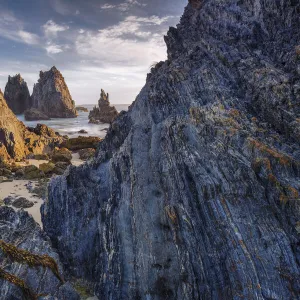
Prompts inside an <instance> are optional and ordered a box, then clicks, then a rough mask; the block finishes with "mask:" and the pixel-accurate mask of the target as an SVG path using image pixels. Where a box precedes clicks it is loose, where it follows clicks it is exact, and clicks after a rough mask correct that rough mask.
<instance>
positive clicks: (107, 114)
mask: <svg viewBox="0 0 300 300" xmlns="http://www.w3.org/2000/svg"><path fill="white" fill-rule="evenodd" d="M117 115H118V111H117V110H116V108H115V107H114V106H110V103H109V95H108V94H106V93H105V92H104V90H102V89H101V94H100V99H99V101H98V107H96V106H95V107H94V108H93V110H91V111H90V114H89V120H90V123H94V124H99V123H111V122H112V121H113V120H114V119H115V118H116V117H117Z"/></svg>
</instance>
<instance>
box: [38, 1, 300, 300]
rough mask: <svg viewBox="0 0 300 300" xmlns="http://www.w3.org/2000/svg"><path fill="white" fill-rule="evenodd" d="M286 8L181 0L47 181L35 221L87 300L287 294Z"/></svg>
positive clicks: (298, 7)
mask: <svg viewBox="0 0 300 300" xmlns="http://www.w3.org/2000/svg"><path fill="white" fill-rule="evenodd" d="M299 13H300V4H299V2H298V1H273V0H256V1H254V0H253V1H252V0H251V1H250V0H249V1H229V0H225V1H224V0H206V1H199V0H198V1H197V0H193V1H192V0H191V1H190V3H189V5H188V6H187V8H186V10H185V12H184V15H183V17H182V18H181V22H180V24H179V25H178V26H177V28H170V30H169V32H168V35H167V36H166V37H165V40H166V43H167V47H168V60H167V61H165V62H161V63H159V64H157V65H156V67H155V68H153V69H152V71H151V74H149V75H148V77H147V82H146V85H145V87H144V88H143V89H142V91H141V92H140V94H139V96H138V97H137V99H136V101H135V103H134V104H133V105H132V106H131V107H130V108H129V111H128V112H127V113H122V114H121V115H120V116H119V117H118V118H117V119H116V120H115V121H114V122H113V123H112V125H111V127H110V129H109V131H108V133H107V136H106V138H105V140H104V141H103V142H102V143H101V144H100V145H99V148H98V150H97V153H96V158H95V159H94V160H93V161H90V162H88V163H87V164H85V165H82V166H80V167H78V168H75V167H70V168H69V170H68V172H67V173H65V174H64V175H63V176H61V177H59V178H54V179H52V181H51V183H50V186H49V190H48V194H49V197H48V201H47V202H46V203H45V205H44V207H43V223H44V228H45V230H46V232H47V233H48V235H49V236H50V238H51V240H52V242H53V244H54V245H55V247H56V248H57V249H58V251H59V253H60V257H61V259H62V261H63V264H64V265H65V266H66V268H67V270H68V273H69V274H71V275H72V276H75V277H78V278H84V279H86V280H88V281H90V282H91V284H93V285H94V289H95V292H96V294H97V295H98V296H99V298H103V299H155V300H156V299H178V300H179V299H206V300H207V299H298V298H299V297H300V281H299V278H300V267H299V263H300V262H299V257H300V247H299V234H300V207H299V205H300V201H299V198H300V197H299V191H300V184H299V182H300V180H299V179H300V178H299V176H300V152H299V133H300V122H299V119H300V110H299V107H300V92H299V91H300V51H299V49H300V46H299V45H300V31H299V26H300V19H299ZM70 233H71V234H70Z"/></svg>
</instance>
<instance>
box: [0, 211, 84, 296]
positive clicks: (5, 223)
mask: <svg viewBox="0 0 300 300" xmlns="http://www.w3.org/2000/svg"><path fill="white" fill-rule="evenodd" d="M0 261H1V262H0V298H1V299H15V300H23V299H25V300H32V299H37V296H38V295H40V297H39V298H38V299H41V300H43V299H45V300H46V299H53V300H54V299H61V300H79V299H80V297H79V295H78V294H77V292H76V291H75V290H74V289H73V287H72V286H71V285H70V283H68V282H65V278H64V276H63V270H62V265H61V263H60V261H59V257H58V255H57V253H56V252H54V251H53V249H52V247H51V243H50V241H49V238H47V237H46V235H45V234H44V233H43V232H42V231H41V229H40V227H39V226H38V225H37V223H35V221H34V220H33V218H32V217H30V216H29V215H28V213H27V212H24V211H19V212H15V211H14V210H13V209H12V208H9V207H0Z"/></svg>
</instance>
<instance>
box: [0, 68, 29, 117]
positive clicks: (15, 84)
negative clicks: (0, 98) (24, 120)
mask: <svg viewBox="0 0 300 300" xmlns="http://www.w3.org/2000/svg"><path fill="white" fill-rule="evenodd" d="M4 97H5V100H6V102H7V105H8V107H9V108H10V109H11V110H12V111H13V112H14V113H15V114H17V115H18V114H22V113H24V111H25V110H26V109H29V108H31V106H32V100H31V97H30V94H29V90H28V87H27V83H26V82H25V81H24V79H23V78H22V77H21V75H20V74H17V75H16V76H13V77H11V76H8V82H7V84H6V87H5V92H4Z"/></svg>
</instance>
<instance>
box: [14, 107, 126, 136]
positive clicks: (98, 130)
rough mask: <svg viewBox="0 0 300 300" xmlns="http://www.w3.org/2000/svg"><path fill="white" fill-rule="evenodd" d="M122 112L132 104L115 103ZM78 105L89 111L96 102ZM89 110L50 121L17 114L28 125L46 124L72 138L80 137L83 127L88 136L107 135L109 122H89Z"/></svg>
mask: <svg viewBox="0 0 300 300" xmlns="http://www.w3.org/2000/svg"><path fill="white" fill-rule="evenodd" d="M113 105H114V106H115V107H116V109H117V110H118V111H119V112H120V111H122V110H125V111H127V110H128V107H129V105H130V104H113ZM77 106H83V107H86V108H87V109H88V110H89V111H90V110H92V109H93V107H94V106H95V104H86V105H84V104H82V105H80V104H79V105H77ZM88 115H89V113H88V112H82V111H79V112H78V117H77V118H74V119H51V120H49V121H26V120H25V118H24V115H17V118H18V119H19V120H20V121H22V122H23V123H24V124H25V125H26V126H28V127H35V126H36V125H37V124H39V123H41V124H45V125H47V126H48V127H50V128H52V129H53V130H55V131H57V132H59V133H60V134H61V135H68V136H69V137H70V138H74V137H78V136H79V135H84V134H79V133H78V131H79V130H81V129H84V130H86V131H87V132H88V133H87V134H85V135H86V136H98V137H100V138H103V137H105V135H106V131H105V130H104V129H106V128H108V127H109V124H100V125H97V124H89V119H88Z"/></svg>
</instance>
